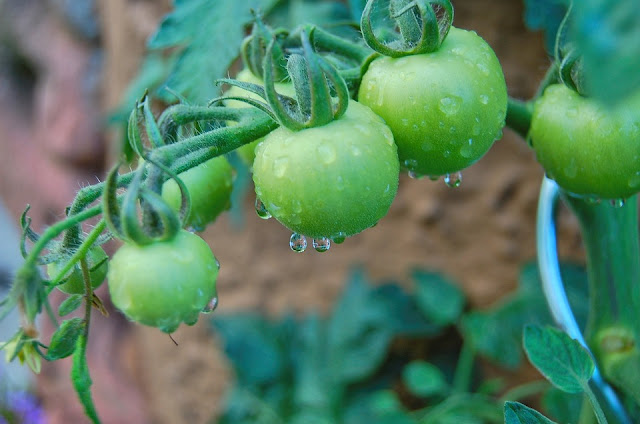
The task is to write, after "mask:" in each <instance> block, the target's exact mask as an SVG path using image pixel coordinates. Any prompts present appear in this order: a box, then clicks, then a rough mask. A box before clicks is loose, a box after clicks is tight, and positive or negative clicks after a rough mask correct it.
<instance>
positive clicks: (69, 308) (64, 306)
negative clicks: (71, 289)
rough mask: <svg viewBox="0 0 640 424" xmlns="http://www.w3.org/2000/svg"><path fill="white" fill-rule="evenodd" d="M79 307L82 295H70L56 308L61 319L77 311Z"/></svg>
mask: <svg viewBox="0 0 640 424" xmlns="http://www.w3.org/2000/svg"><path fill="white" fill-rule="evenodd" d="M80 305H82V295H81V294H72V295H70V296H69V297H67V298H66V299H65V300H63V301H62V303H61V304H60V306H58V315H60V316H61V317H63V316H65V315H69V314H70V313H71V312H73V311H75V310H76V309H78V308H79V307H80Z"/></svg>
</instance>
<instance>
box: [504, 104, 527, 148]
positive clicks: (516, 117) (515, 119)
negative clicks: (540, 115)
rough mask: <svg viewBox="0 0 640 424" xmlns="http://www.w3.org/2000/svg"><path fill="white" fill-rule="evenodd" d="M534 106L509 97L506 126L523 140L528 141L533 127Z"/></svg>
mask: <svg viewBox="0 0 640 424" xmlns="http://www.w3.org/2000/svg"><path fill="white" fill-rule="evenodd" d="M532 112H533V105H532V104H531V102H525V101H522V100H518V99H514V98H512V97H509V102H508V104H507V117H506V120H505V122H506V125H507V127H509V128H511V129H512V130H513V131H514V132H516V133H517V134H518V135H519V136H520V137H522V138H523V139H525V140H526V139H527V134H528V133H529V128H530V127H531V113H532Z"/></svg>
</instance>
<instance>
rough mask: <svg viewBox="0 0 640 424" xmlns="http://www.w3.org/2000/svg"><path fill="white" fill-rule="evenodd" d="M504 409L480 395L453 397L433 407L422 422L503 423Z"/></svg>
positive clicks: (437, 423) (454, 423)
mask: <svg viewBox="0 0 640 424" xmlns="http://www.w3.org/2000/svg"><path fill="white" fill-rule="evenodd" d="M502 417H503V413H502V407H501V406H500V405H498V404H497V403H496V402H495V401H493V400H492V399H491V398H489V397H487V396H483V395H479V394H471V393H462V394H457V395H452V396H449V397H448V398H446V399H445V400H444V401H442V402H440V403H439V404H437V405H435V406H433V407H432V408H430V409H429V410H428V412H427V413H426V414H425V415H424V417H422V419H421V420H420V422H421V423H425V424H427V423H428V424H459V423H465V424H467V423H468V424H476V423H477V424H485V423H487V424H489V423H501V422H502Z"/></svg>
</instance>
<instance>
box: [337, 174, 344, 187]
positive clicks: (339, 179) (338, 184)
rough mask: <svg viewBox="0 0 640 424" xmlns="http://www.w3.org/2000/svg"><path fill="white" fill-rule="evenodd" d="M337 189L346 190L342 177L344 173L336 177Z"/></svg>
mask: <svg viewBox="0 0 640 424" xmlns="http://www.w3.org/2000/svg"><path fill="white" fill-rule="evenodd" d="M336 189H337V190H338V191H342V190H344V178H342V175H338V177H337V178H336Z"/></svg>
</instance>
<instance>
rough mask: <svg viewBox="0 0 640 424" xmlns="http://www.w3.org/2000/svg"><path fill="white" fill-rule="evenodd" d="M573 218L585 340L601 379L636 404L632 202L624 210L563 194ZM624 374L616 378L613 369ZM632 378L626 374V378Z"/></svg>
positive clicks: (639, 262) (638, 292)
mask: <svg viewBox="0 0 640 424" xmlns="http://www.w3.org/2000/svg"><path fill="white" fill-rule="evenodd" d="M564 200H565V202H566V203H567V204H568V205H569V207H570V208H571V210H572V211H573V213H574V214H575V215H576V217H577V218H578V221H579V223H580V228H581V231H582V238H583V244H584V247H585V251H586V260H587V275H588V280H589V299H590V305H589V310H590V314H589V321H588V323H587V328H586V334H585V339H586V341H587V344H588V345H589V347H590V348H591V351H592V352H593V354H594V356H595V358H596V360H597V362H598V363H599V364H600V365H601V366H602V372H603V375H604V377H605V378H606V379H607V380H610V381H612V382H613V383H614V384H615V385H616V386H618V387H619V388H620V389H621V390H622V391H623V392H624V393H625V394H627V395H629V396H632V397H634V395H636V396H635V398H636V399H635V400H636V402H638V399H637V397H638V396H637V392H638V390H637V388H636V387H635V386H636V385H637V381H639V380H640V375H636V374H638V373H640V365H639V364H638V363H637V362H638V361H639V355H638V354H637V353H638V342H639V341H640V320H638V311H639V310H640V287H639V286H638V282H639V281H640V244H639V235H638V197H637V195H634V196H632V197H630V198H629V199H627V201H626V203H625V205H624V206H621V207H614V206H612V205H611V204H610V203H609V202H602V203H599V204H590V203H588V202H587V201H585V200H583V199H579V198H576V197H573V196H569V195H564ZM620 369H627V370H628V371H627V372H625V373H623V374H624V375H622V376H621V375H620V373H619V372H616V370H620ZM630 373H631V374H633V375H629V374H630Z"/></svg>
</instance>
